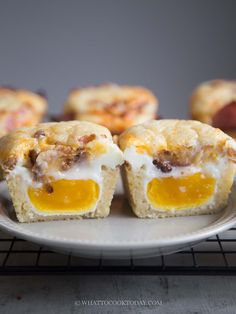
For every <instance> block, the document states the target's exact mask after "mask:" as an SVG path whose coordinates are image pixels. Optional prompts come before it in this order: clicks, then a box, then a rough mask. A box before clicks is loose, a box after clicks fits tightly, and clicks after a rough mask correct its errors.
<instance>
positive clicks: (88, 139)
mask: <svg viewBox="0 0 236 314" xmlns="http://www.w3.org/2000/svg"><path fill="white" fill-rule="evenodd" d="M95 138H96V134H90V135H83V136H81V137H80V138H79V142H81V143H82V144H84V145H86V144H88V143H89V142H92V141H93V140H95Z"/></svg>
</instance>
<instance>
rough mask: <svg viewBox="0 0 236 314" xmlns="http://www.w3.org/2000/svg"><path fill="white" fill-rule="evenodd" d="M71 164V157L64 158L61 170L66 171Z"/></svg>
mask: <svg viewBox="0 0 236 314" xmlns="http://www.w3.org/2000/svg"><path fill="white" fill-rule="evenodd" d="M72 164H73V159H71V158H67V159H64V160H63V161H62V163H61V170H62V171H66V170H68V169H70V168H71V166H72Z"/></svg>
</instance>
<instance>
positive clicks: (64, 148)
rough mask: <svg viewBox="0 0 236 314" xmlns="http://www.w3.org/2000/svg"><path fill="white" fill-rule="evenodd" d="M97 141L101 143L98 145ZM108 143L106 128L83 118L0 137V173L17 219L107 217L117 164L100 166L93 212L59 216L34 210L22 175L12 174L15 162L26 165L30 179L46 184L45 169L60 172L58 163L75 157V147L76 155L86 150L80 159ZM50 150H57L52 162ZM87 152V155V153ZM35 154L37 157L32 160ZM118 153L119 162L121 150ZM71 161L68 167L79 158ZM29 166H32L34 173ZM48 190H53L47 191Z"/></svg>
mask: <svg viewBox="0 0 236 314" xmlns="http://www.w3.org/2000/svg"><path fill="white" fill-rule="evenodd" d="M99 143H100V144H101V143H102V144H101V145H100V146H99ZM111 143H113V141H112V136H111V133H110V131H109V130H108V129H106V128H105V127H103V126H100V125H96V124H93V123H90V122H85V121H70V122H59V123H43V124H39V125H38V126H36V127H30V128H21V129H17V130H15V131H13V132H11V133H9V134H8V135H6V136H4V137H2V138H1V139H0V166H1V169H2V175H3V176H4V177H5V178H6V181H7V184H8V188H9V192H10V195H11V198H12V201H13V204H14V208H15V211H16V215H17V218H18V220H19V221H20V222H34V221H48V220H58V219H60V220H65V219H75V218H76V219H81V218H86V217H87V218H98V217H106V216H107V215H108V214H109V212H110V205H111V200H112V197H113V194H114V191H115V186H116V182H117V179H118V174H119V165H118V164H117V166H116V167H115V166H114V168H110V167H108V166H106V165H102V166H101V177H102V178H103V180H102V189H101V195H100V198H99V200H98V203H97V205H96V208H95V211H93V212H90V213H86V214H83V215H81V214H79V213H78V214H73V215H68V214H63V213H61V214H60V215H56V214H55V215H43V214H41V213H40V212H39V211H37V210H35V209H34V207H33V205H32V204H31V202H30V201H29V197H28V194H27V190H26V188H27V186H28V185H27V184H25V181H24V178H23V177H22V175H21V173H19V172H15V173H14V169H15V166H16V165H17V166H18V165H19V166H20V167H22V168H23V167H25V168H27V169H28V170H30V169H31V170H30V171H31V172H29V173H31V178H33V179H32V180H35V181H36V182H41V183H42V184H47V183H48V181H45V182H44V181H43V180H48V177H47V171H48V169H49V168H50V167H51V165H52V166H53V167H55V168H54V169H56V171H57V170H58V171H63V170H62V168H60V167H59V166H62V164H63V162H68V158H69V157H71V156H72V157H76V156H77V155H73V154H74V153H76V154H78V153H77V152H78V149H79V156H81V155H80V154H82V153H81V150H82V152H83V151H84V152H85V154H84V155H85V156H84V157H83V158H90V160H91V159H93V158H96V157H97V156H98V155H99V154H100V153H101V149H102V153H104V150H103V148H104V147H105V148H106V147H108V146H109V147H110V144H111ZM115 148H116V147H115ZM80 149H81V150H80ZM32 152H33V153H32ZM49 152H53V153H55V152H56V154H57V155H53V159H52V161H51V159H50V157H49V155H47V154H48V153H49ZM88 152H89V155H87V154H88ZM105 152H106V150H105ZM60 153H62V156H63V158H64V159H62V160H61V159H60V156H61V155H60ZM34 154H36V156H37V157H35V159H34ZM43 154H45V155H43ZM42 155H43V156H44V157H41V161H38V159H40V156H42ZM45 156H47V157H45ZM82 156H83V155H82ZM112 156H113V155H112ZM120 156H121V161H122V153H121V152H120ZM36 158H37V159H36ZM44 158H45V159H44ZM79 158H80V157H79ZM111 158H112V157H111ZM36 160H37V161H36ZM71 160H72V161H73V162H74V163H72V164H70V163H69V164H68V166H69V167H71V166H73V165H75V163H76V162H80V159H78V160H77V161H74V159H71ZM45 161H46V162H47V166H46V167H45V166H44V168H43V169H44V170H42V168H41V170H40V165H44V164H45ZM69 161H70V160H69ZM82 161H84V159H82ZM58 167H59V168H58ZM32 169H34V172H33V170H32ZM37 171H38V172H37ZM40 180H41V181H40ZM49 184H50V180H49ZM45 186H46V185H45ZM49 193H52V192H50V191H49Z"/></svg>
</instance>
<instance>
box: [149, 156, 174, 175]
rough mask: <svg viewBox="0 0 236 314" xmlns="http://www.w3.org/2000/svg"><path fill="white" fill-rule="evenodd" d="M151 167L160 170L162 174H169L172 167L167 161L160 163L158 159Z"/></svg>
mask: <svg viewBox="0 0 236 314" xmlns="http://www.w3.org/2000/svg"><path fill="white" fill-rule="evenodd" d="M152 163H153V165H154V166H156V167H157V169H160V170H161V171H162V172H165V173H166V172H171V170H172V167H171V165H170V163H169V162H168V161H160V160H158V159H154V160H153V162H152Z"/></svg>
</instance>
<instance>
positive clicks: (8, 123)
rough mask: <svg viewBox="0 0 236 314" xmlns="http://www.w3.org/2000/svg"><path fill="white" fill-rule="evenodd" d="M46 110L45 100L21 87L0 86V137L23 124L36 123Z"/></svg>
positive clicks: (31, 124)
mask: <svg viewBox="0 0 236 314" xmlns="http://www.w3.org/2000/svg"><path fill="white" fill-rule="evenodd" d="M46 110H47V100H46V99H45V97H43V96H42V95H40V94H37V93H33V92H30V91H28V90H23V89H14V88H10V87H0V137H1V136H3V135H5V134H7V133H8V132H10V131H12V130H14V129H16V128H19V127H24V126H34V125H36V124H38V123H39V122H40V121H41V120H42V118H43V116H44V114H45V113H46Z"/></svg>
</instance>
